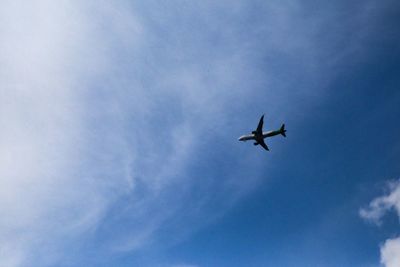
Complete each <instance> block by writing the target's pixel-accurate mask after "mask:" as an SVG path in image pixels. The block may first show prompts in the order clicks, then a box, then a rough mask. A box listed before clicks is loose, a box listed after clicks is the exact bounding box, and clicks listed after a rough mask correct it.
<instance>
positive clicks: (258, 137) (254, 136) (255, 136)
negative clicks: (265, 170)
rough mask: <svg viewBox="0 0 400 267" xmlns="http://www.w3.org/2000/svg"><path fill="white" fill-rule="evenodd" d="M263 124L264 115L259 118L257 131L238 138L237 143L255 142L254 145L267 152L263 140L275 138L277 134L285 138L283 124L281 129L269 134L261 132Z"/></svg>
mask: <svg viewBox="0 0 400 267" xmlns="http://www.w3.org/2000/svg"><path fill="white" fill-rule="evenodd" d="M263 124H264V115H262V116H261V119H260V122H259V123H258V126H257V129H256V130H255V131H252V132H251V134H248V135H242V136H241V137H239V141H248V140H255V142H254V145H255V146H256V145H260V146H262V147H263V148H264V149H265V150H268V151H269V148H268V146H267V145H266V144H265V142H264V138H267V137H271V136H275V135H278V134H281V135H283V136H284V137H286V134H285V133H286V130H285V124H282V126H281V128H280V129H279V130H276V131H269V132H263V129H262V128H263Z"/></svg>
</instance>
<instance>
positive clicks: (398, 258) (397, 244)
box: [381, 237, 400, 267]
mask: <svg viewBox="0 0 400 267" xmlns="http://www.w3.org/2000/svg"><path fill="white" fill-rule="evenodd" d="M381 263H382V264H384V265H385V266H386V267H398V266H400V237H399V238H394V239H388V240H386V241H385V244H383V246H382V247H381Z"/></svg>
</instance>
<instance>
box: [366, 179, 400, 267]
mask: <svg viewBox="0 0 400 267" xmlns="http://www.w3.org/2000/svg"><path fill="white" fill-rule="evenodd" d="M389 188H390V191H389V193H388V194H386V195H384V196H380V197H377V198H375V199H374V200H372V201H371V203H370V204H369V205H368V207H367V208H362V209H360V216H361V217H362V218H363V219H365V220H367V221H371V222H374V223H376V224H378V225H380V224H381V223H382V221H381V219H382V217H383V216H384V215H385V214H386V213H387V212H389V211H391V210H395V211H396V213H397V215H398V216H399V218H400V182H399V181H396V182H391V183H389ZM380 253H381V263H382V264H384V265H385V266H386V267H396V266H400V237H397V238H393V239H387V240H385V242H384V244H383V245H382V246H381V248H380Z"/></svg>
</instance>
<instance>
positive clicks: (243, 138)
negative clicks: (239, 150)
mask: <svg viewBox="0 0 400 267" xmlns="http://www.w3.org/2000/svg"><path fill="white" fill-rule="evenodd" d="M278 134H281V131H279V130H278V131H268V132H263V134H262V138H263V139H264V138H267V137H271V136H275V135H278ZM260 137H261V136H256V134H248V135H242V136H241V137H240V138H239V141H248V140H256V141H257V140H258V139H259V138H260Z"/></svg>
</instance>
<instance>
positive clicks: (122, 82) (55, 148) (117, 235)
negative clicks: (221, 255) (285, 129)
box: [0, 0, 362, 267]
mask: <svg viewBox="0 0 400 267" xmlns="http://www.w3.org/2000/svg"><path fill="white" fill-rule="evenodd" d="M228 3H229V7H230V8H229V11H228V9H226V5H227V4H228ZM178 4H179V5H178ZM256 5H258V6H256V7H254V6H252V5H251V4H249V3H247V1H239V2H235V3H234V4H233V3H231V2H228V1H227V2H224V1H223V2H218V3H214V2H213V1H205V2H201V3H186V2H185V3H181V2H180V1H177V2H171V3H166V2H160V1H146V3H129V2H128V1H117V2H115V3H113V4H110V3H108V2H106V1H96V2H94V1H86V2H85V3H81V2H79V1H58V2H57V3H55V2H52V1H47V0H42V1H37V2H35V3H31V4H29V3H25V2H23V1H5V2H3V3H2V6H3V8H2V9H1V11H0V17H1V22H2V23H1V24H0V31H1V32H2V38H3V40H2V42H1V44H0V59H1V61H2V67H1V69H0V85H1V89H0V96H1V98H0V111H1V112H0V123H1V125H2V131H1V132H0V145H1V148H2V149H1V151H0V159H1V163H2V164H1V165H0V183H1V187H0V192H1V194H0V213H1V214H2V216H1V219H0V265H1V266H11V267H13V266H35V265H36V266H46V265H54V264H55V263H59V262H60V261H61V259H64V260H65V259H66V258H69V256H71V254H72V255H75V254H84V253H82V252H80V251H79V249H80V248H81V246H84V243H85V242H83V240H85V241H87V240H90V241H89V242H93V243H95V244H94V245H91V246H93V247H96V248H100V249H103V250H102V251H106V250H113V251H115V250H117V251H131V250H134V249H139V248H142V247H143V246H145V245H148V244H150V243H151V241H152V240H153V239H154V238H155V236H161V237H163V235H165V236H164V237H163V238H165V239H166V238H168V239H170V238H171V235H168V234H165V233H166V232H172V233H177V232H179V233H180V235H183V236H184V235H185V234H187V233H190V232H191V231H193V230H194V229H196V227H200V226H201V225H203V224H205V223H207V222H209V221H210V220H212V219H213V218H216V217H218V216H219V215H220V214H222V213H223V211H224V210H225V209H226V208H228V207H229V206H230V205H232V203H234V201H235V200H237V199H239V198H240V197H241V196H243V195H245V194H247V193H248V192H251V190H252V189H253V188H254V187H255V186H256V185H257V183H258V182H259V174H257V170H259V169H260V168H261V162H260V159H256V158H255V156H254V155H251V156H248V157H244V158H242V157H239V156H229V153H231V154H232V155H240V152H241V150H240V149H244V147H243V146H241V147H240V148H238V147H233V146H231V143H230V142H228V141H226V140H227V139H229V140H236V137H237V134H236V133H239V132H240V131H241V129H239V128H238V126H232V125H234V124H235V122H237V120H236V119H235V117H239V118H247V115H248V114H252V116H253V115H254V114H256V115H257V116H258V115H259V114H258V113H260V112H259V109H262V108H265V105H264V104H261V103H259V102H257V101H258V100H257V98H259V99H261V98H266V99H268V103H274V104H273V105H272V106H269V107H268V111H269V112H272V113H273V112H277V111H278V110H279V109H280V108H279V107H282V106H288V105H289V104H290V103H292V104H293V105H289V106H294V105H295V104H294V101H295V100H296V98H295V97H294V96H293V94H292V91H291V90H290V87H291V86H293V85H294V84H296V82H297V80H294V81H284V82H282V81H281V77H282V76H280V75H282V73H281V71H282V69H286V68H285V67H286V64H287V65H288V69H290V68H292V70H293V65H290V64H293V62H286V61H288V58H291V60H292V61H293V60H294V61H296V62H297V63H298V64H300V67H302V72H301V73H299V74H297V75H299V76H301V75H306V76H307V75H308V76H307V77H309V81H312V82H311V83H310V84H307V86H305V85H303V86H297V87H296V93H295V94H294V95H295V96H296V95H304V96H307V97H308V99H311V100H309V101H315V99H318V97H320V95H321V94H323V88H324V87H323V86H322V89H321V88H319V90H316V91H313V90H311V89H312V88H314V87H313V85H314V83H313V82H316V80H319V79H320V80H325V78H326V76H327V74H326V72H325V70H326V68H329V66H328V67H327V65H329V64H321V63H322V62H325V61H324V60H322V59H323V58H325V57H324V55H326V54H325V53H329V49H330V46H329V45H325V42H321V40H319V39H318V37H317V36H318V34H319V33H320V32H321V29H320V28H321V27H322V26H323V25H325V24H326V23H327V21H325V20H324V18H322V16H317V15H313V16H311V19H309V18H308V17H307V16H305V14H304V8H302V7H301V5H300V2H297V1H294V2H293V1H290V2H289V1H286V2H281V1H272V2H270V3H268V4H265V3H263V1H260V2H257V3H256ZM177 7H179V8H177ZM259 10H262V11H263V12H261V13H260V12H259ZM166 11H168V12H166ZM257 11H258V12H257ZM265 14H268V16H265ZM253 15H258V16H260V17H259V18H258V20H259V21H258V20H257V19H256V18H257V17H254V16H253ZM261 15H262V16H261ZM306 18H308V19H306ZM311 25H312V27H310V26H311ZM361 32H362V31H361ZM320 46H321V47H322V48H323V49H322V48H320ZM344 51H345V52H346V51H347V52H348V51H351V49H350V48H349V50H346V49H345V50H344ZM276 54H279V55H280V58H281V59H282V63H281V62H279V64H278V62H277V58H276V56H275V55H276ZM341 57H343V55H342V54H338V55H335V56H332V58H331V60H332V64H334V62H335V60H338V59H340V58H341ZM266 62H267V63H266ZM299 62H307V64H305V63H303V65H302V64H301V63H299ZM280 64H282V65H280ZM269 66H272V67H269ZM303 67H304V68H303ZM295 69H298V68H297V67H296V68H295ZM316 73H318V75H316ZM264 87H265V88H266V89H262V90H261V91H262V92H261V93H260V91H259V90H260V88H264ZM320 87H321V86H320ZM270 88H276V90H271V89H270ZM257 89H258V91H256V90H257ZM277 92H279V93H277ZM289 102H290V103H289ZM254 106H257V108H254ZM262 112H264V111H262ZM285 112H290V110H287V111H280V112H279V113H280V114H281V116H285V115H284V114H285ZM234 115H235V116H234ZM226 129H228V130H226ZM210 143H212V144H213V147H218V146H220V147H219V148H220V149H219V151H217V150H216V149H211V150H210V149H207V148H205V147H207V146H209V144H210ZM219 143H220V144H219ZM206 144H207V146H206ZM222 148H223V149H222ZM228 152H229V153H228ZM221 159H223V160H221ZM210 162H214V163H215V166H214V167H213V168H212V167H209V166H210V165H211V164H210ZM226 162H228V163H229V164H227V163H226ZM224 164H225V165H224ZM245 165H247V166H251V170H250V171H249V170H247V171H246V172H244V171H243V170H242V168H241V166H245ZM233 166H234V167H233ZM246 169H248V168H246ZM200 170H201V171H200ZM199 173H200V174H199ZM244 175H245V176H246V179H245V180H243V179H242V177H243V176H244ZM221 177H224V179H220V178H221ZM216 203H218V204H216ZM204 214H207V216H203V215H204ZM204 217H207V219H204ZM187 225H191V227H187ZM163 229H167V230H168V231H167V230H166V231H163ZM177 229H184V230H179V231H178V230H177ZM176 235H177V236H178V237H179V236H180V235H179V234H176ZM100 244H101V245H100ZM74 253H75V254H74ZM75 256H76V255H75ZM77 257H79V256H77ZM83 257H84V256H83Z"/></svg>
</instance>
